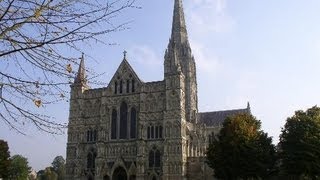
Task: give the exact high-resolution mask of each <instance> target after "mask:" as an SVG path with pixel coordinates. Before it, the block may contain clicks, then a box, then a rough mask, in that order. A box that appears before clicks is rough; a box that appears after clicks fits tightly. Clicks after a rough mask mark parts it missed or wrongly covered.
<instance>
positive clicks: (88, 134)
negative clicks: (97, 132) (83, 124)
mask: <svg viewBox="0 0 320 180" xmlns="http://www.w3.org/2000/svg"><path fill="white" fill-rule="evenodd" d="M89 141H90V131H89V130H88V131H87V142H89Z"/></svg>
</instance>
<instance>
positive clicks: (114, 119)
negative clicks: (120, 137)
mask: <svg viewBox="0 0 320 180" xmlns="http://www.w3.org/2000/svg"><path fill="white" fill-rule="evenodd" d="M117 129H118V124H117V110H115V109H113V110H112V116H111V139H117Z"/></svg>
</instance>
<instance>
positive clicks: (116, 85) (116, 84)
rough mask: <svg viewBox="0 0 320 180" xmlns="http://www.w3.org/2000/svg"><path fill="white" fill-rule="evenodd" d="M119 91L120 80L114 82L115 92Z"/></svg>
mask: <svg viewBox="0 0 320 180" xmlns="http://www.w3.org/2000/svg"><path fill="white" fill-rule="evenodd" d="M117 93H118V82H117V81H116V82H114V94H117Z"/></svg>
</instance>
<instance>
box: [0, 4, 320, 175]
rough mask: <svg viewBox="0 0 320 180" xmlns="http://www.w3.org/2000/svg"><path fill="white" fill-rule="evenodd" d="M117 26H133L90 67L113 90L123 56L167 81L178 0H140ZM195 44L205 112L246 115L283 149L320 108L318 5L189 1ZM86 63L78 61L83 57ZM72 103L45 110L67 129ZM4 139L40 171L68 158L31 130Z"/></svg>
mask: <svg viewBox="0 0 320 180" xmlns="http://www.w3.org/2000/svg"><path fill="white" fill-rule="evenodd" d="M138 4H139V5H140V6H141V7H142V9H140V10H131V11H129V12H127V13H125V14H122V16H121V17H119V18H120V19H119V20H133V22H132V23H131V24H130V29H129V30H126V31H123V32H118V33H116V34H110V35H109V36H106V37H105V40H106V41H107V42H117V43H118V44H119V45H114V46H103V45H101V44H92V46H91V48H88V49H87V51H86V52H85V53H86V54H87V55H90V56H91V57H92V58H89V57H88V56H87V58H86V59H87V60H86V66H87V67H89V68H91V69H94V70H95V71H97V72H98V73H105V74H104V75H103V76H101V77H100V78H99V80H101V81H103V82H105V83H108V81H109V80H110V79H111V77H112V75H113V73H114V72H115V71H116V69H117V67H118V65H119V64H120V62H121V60H122V56H123V54H122V52H123V50H127V51H128V55H127V56H128V60H129V62H130V64H131V65H132V66H133V68H134V69H135V71H136V72H137V74H138V75H139V76H140V78H141V79H143V80H144V81H157V80H162V79H163V56H164V51H165V49H166V46H167V44H168V39H169V37H170V32H171V23H172V9H173V0H140V1H138ZM184 6H185V14H186V21H187V26H188V33H189V39H190V43H191V47H192V49H193V53H194V55H195V59H196V63H197V71H198V72H197V73H198V74H197V77H198V93H199V94H198V96H199V110H200V111H202V112H203V111H214V110H225V109H236V108H245V107H246V103H247V102H248V101H250V104H251V109H252V113H253V114H254V115H255V116H256V117H257V118H258V119H260V120H261V121H262V127H263V130H265V131H266V132H268V133H269V135H271V136H273V137H274V142H275V143H276V142H278V136H279V134H280V131H281V127H282V126H283V125H284V123H285V120H286V118H287V117H288V116H292V115H293V113H294V111H295V110H299V109H303V110H305V109H307V108H309V107H312V106H314V105H316V104H319V101H320V98H319V96H320V95H319V92H320V83H319V77H320V24H319V20H318V19H319V17H320V11H319V9H320V1H318V0H309V1H299V0H282V1H278V0H268V1H249V0H243V1H235V0H233V1H231V0H188V1H187V0H185V1H184ZM79 56H80V55H79ZM68 106H69V105H68V103H61V104H59V105H56V106H53V107H50V108H48V109H45V111H46V113H48V114H52V115H55V116H56V118H57V121H60V122H67V119H68V108H69V107H68ZM0 124H1V126H0V128H1V129H0V139H5V140H6V141H8V143H9V146H10V151H11V154H12V155H13V154H22V155H24V156H26V157H27V158H28V159H29V162H30V164H31V166H32V167H33V168H35V169H36V170H39V169H42V168H45V167H46V166H49V164H50V163H51V162H52V160H53V158H54V157H55V156H57V155H63V156H65V148H66V135H64V136H51V135H48V134H45V133H41V132H37V131H33V128H32V127H26V129H25V131H27V132H28V136H21V135H18V134H17V133H16V132H14V131H10V130H8V127H7V126H6V125H5V124H4V123H3V122H0Z"/></svg>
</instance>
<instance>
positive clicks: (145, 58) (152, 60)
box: [129, 45, 162, 66]
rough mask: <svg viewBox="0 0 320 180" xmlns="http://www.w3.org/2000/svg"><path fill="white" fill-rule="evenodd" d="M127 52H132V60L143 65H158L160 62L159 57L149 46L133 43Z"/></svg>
mask: <svg viewBox="0 0 320 180" xmlns="http://www.w3.org/2000/svg"><path fill="white" fill-rule="evenodd" d="M129 54H133V55H134V58H133V59H132V61H134V62H137V63H138V64H140V65H143V66H158V65H161V64H162V60H161V58H160V57H159V56H158V55H157V53H156V52H155V51H154V50H153V49H152V48H151V47H149V46H146V45H134V46H132V47H131V48H130V49H129Z"/></svg>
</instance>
